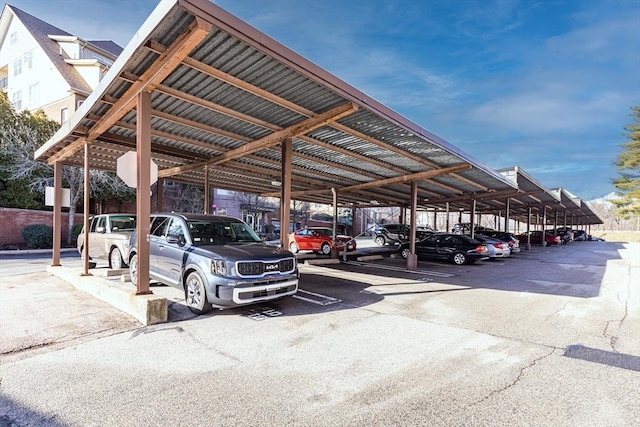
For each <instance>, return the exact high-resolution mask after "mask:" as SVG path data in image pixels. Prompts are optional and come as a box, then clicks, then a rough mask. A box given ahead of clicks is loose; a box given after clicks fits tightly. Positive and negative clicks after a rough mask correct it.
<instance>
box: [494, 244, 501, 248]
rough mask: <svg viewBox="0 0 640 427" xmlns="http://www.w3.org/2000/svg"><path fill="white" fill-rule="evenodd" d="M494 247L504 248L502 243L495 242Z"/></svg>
mask: <svg viewBox="0 0 640 427" xmlns="http://www.w3.org/2000/svg"><path fill="white" fill-rule="evenodd" d="M493 247H494V248H498V249H502V243H494V244H493Z"/></svg>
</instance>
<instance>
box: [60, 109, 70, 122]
mask: <svg viewBox="0 0 640 427" xmlns="http://www.w3.org/2000/svg"><path fill="white" fill-rule="evenodd" d="M67 120H69V110H67V109H66V108H63V109H62V110H60V124H62V123H64V122H66V121H67Z"/></svg>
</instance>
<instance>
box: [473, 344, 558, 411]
mask: <svg viewBox="0 0 640 427" xmlns="http://www.w3.org/2000/svg"><path fill="white" fill-rule="evenodd" d="M555 351H556V348H553V349H552V350H551V351H550V352H549V353H546V354H543V355H542V356H540V357H537V358H535V359H533V360H532V361H531V363H529V364H528V365H527V366H523V367H522V368H520V371H519V372H518V375H516V377H515V378H514V379H513V381H511V382H510V383H509V384H507V385H505V386H504V387H501V388H499V389H497V390H493V391H491V392H490V393H489V394H487V395H486V396H485V397H483V398H482V399H480V400H478V401H476V402H473V403H471V404H470V405H469V406H475V405H477V404H479V403H482V402H484V401H486V400H488V399H490V398H492V397H493V396H495V395H496V394H499V393H502V392H504V391H506V390H508V389H510V388H511V387H513V386H515V385H516V384H517V383H518V382H520V380H521V379H522V377H523V376H524V373H525V371H526V370H528V369H531V368H533V367H534V366H535V365H537V364H538V362H540V361H541V360H542V359H546V358H547V357H549V356H551V355H552V354H553V353H555Z"/></svg>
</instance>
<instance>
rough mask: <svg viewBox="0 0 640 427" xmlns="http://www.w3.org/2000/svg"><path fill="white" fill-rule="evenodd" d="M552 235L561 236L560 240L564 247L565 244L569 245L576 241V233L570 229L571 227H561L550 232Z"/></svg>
mask: <svg viewBox="0 0 640 427" xmlns="http://www.w3.org/2000/svg"><path fill="white" fill-rule="evenodd" d="M549 232H550V233H551V234H556V235H558V236H560V239H561V240H562V244H563V245H564V244H565V243H569V242H573V241H574V239H575V238H574V231H573V230H572V229H570V228H569V227H560V228H558V229H557V230H550V231H549Z"/></svg>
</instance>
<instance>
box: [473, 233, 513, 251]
mask: <svg viewBox="0 0 640 427" xmlns="http://www.w3.org/2000/svg"><path fill="white" fill-rule="evenodd" d="M480 234H482V235H485V236H490V237H495V238H498V239H500V240H502V241H503V242H507V243H508V244H509V249H511V253H512V254H517V253H519V252H520V240H518V238H517V237H516V236H515V235H514V234H513V233H509V232H508V231H497V230H490V229H485V230H483V231H482V233H480Z"/></svg>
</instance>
